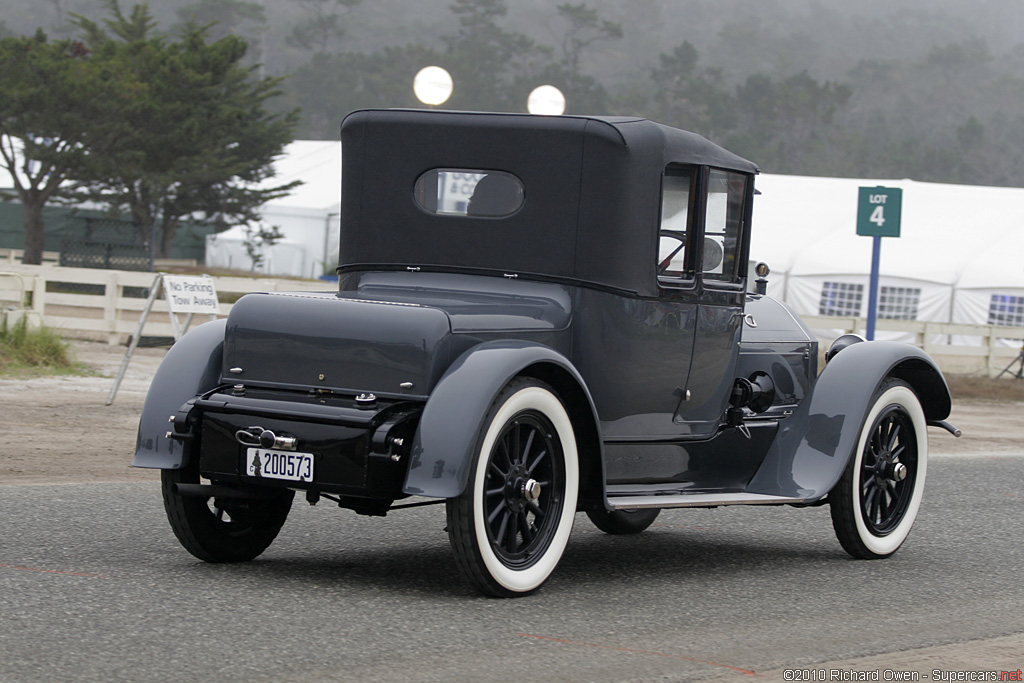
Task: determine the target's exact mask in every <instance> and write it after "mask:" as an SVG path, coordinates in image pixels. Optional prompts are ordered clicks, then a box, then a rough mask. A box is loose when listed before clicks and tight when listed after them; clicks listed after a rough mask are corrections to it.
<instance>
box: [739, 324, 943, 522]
mask: <svg viewBox="0 0 1024 683" xmlns="http://www.w3.org/2000/svg"><path fill="white" fill-rule="evenodd" d="M886 377H898V378H900V379H902V380H904V381H906V382H907V383H908V384H910V386H911V387H912V388H913V389H914V391H915V393H916V394H917V395H918V397H919V399H920V401H921V406H922V408H923V409H924V413H925V417H926V418H927V419H928V420H929V421H933V420H943V419H945V418H946V417H948V416H949V411H950V406H951V400H950V395H949V388H948V387H947V386H946V380H945V378H944V377H943V376H942V372H941V371H940V370H939V368H938V367H937V366H936V365H935V363H934V362H933V361H932V359H931V358H930V357H929V356H928V354H926V353H925V352H924V351H922V350H921V349H919V348H917V347H915V346H910V345H909V344H901V343H898V342H883V341H873V342H863V343H860V344H853V345H852V346H849V347H847V348H845V349H843V350H842V351H841V352H840V353H838V354H836V356H835V357H834V358H832V360H831V361H829V363H828V365H826V366H825V369H824V370H823V371H822V373H821V375H820V376H819V377H818V380H817V382H815V384H814V386H813V387H812V388H811V390H810V392H809V393H808V395H807V396H806V397H805V398H804V400H803V401H802V402H801V403H800V406H799V407H798V408H797V410H796V411H795V412H794V413H793V415H791V416H789V417H788V418H786V419H785V420H783V421H782V422H781V423H780V425H779V433H778V436H776V438H775V441H774V443H773V444H772V446H771V448H770V449H769V451H768V454H767V456H766V457H765V459H764V462H762V464H761V467H760V468H759V469H758V471H757V473H756V474H755V475H754V477H753V478H752V479H751V480H750V483H749V484H748V485H747V491H748V492H751V493H766V494H769V495H779V496H785V497H787V498H802V499H804V500H806V501H808V502H812V501H815V500H819V499H821V498H822V497H823V496H825V495H826V494H827V493H828V492H829V491H831V490H832V487H834V486H835V485H836V482H838V481H839V478H840V477H841V476H842V474H843V471H844V470H845V469H846V464H847V462H849V459H850V458H851V457H853V451H854V449H855V448H856V445H857V440H858V437H859V436H860V430H861V426H862V425H863V422H864V419H865V418H866V417H867V414H868V411H869V410H870V408H871V401H872V398H873V397H874V394H875V390H876V389H877V388H878V385H879V384H880V383H881V382H882V380H884V379H885V378H886Z"/></svg>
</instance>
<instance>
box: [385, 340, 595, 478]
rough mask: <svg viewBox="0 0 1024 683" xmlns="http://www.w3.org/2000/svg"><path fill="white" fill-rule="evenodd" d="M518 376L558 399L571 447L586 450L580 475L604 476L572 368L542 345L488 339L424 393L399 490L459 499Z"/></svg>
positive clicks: (589, 409) (588, 405)
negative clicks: (539, 382) (568, 421)
mask: <svg viewBox="0 0 1024 683" xmlns="http://www.w3.org/2000/svg"><path fill="white" fill-rule="evenodd" d="M523 374H525V375H530V376H533V377H537V378H539V379H543V380H544V381H546V382H548V384H551V385H552V386H553V387H554V388H555V390H556V391H557V392H558V393H559V396H560V398H561V399H562V402H563V403H564V404H565V407H566V410H567V411H568V413H569V415H570V417H571V418H572V419H573V423H574V424H573V427H574V429H575V430H576V432H577V434H576V438H577V442H580V443H581V444H582V445H583V446H584V448H580V452H581V458H582V457H583V454H584V453H586V454H587V456H588V457H587V462H581V463H580V466H581V470H583V472H584V474H583V475H581V476H582V477H583V478H585V479H587V480H588V482H589V481H590V479H593V480H595V481H596V480H598V477H601V476H603V474H602V469H601V462H602V460H603V459H602V458H601V454H600V450H601V448H600V438H599V437H598V435H597V425H598V424H599V423H598V421H597V412H596V410H595V409H594V403H593V400H592V399H591V397H590V393H589V391H587V388H586V384H585V383H584V381H583V378H582V377H581V376H580V374H579V372H578V371H577V370H576V368H575V367H573V365H572V363H570V362H569V360H568V359H566V358H565V356H563V355H562V354H560V353H558V352H557V351H555V350H554V349H551V348H550V347H547V346H542V345H539V344H534V343H530V342H524V341H493V342H485V343H483V344H479V345H477V346H474V347H473V348H471V349H469V350H468V351H466V352H465V353H463V354H462V355H461V356H460V357H459V358H457V359H456V360H455V362H454V363H452V365H451V367H449V368H448V370H447V371H446V372H445V374H444V375H443V376H442V377H441V380H440V381H439V382H438V383H437V386H436V387H435V388H434V391H433V392H432V393H431V394H430V398H429V399H428V400H427V404H426V406H425V407H424V409H423V415H422V417H421V418H420V422H419V427H418V428H417V431H416V436H415V438H414V440H413V445H412V457H411V460H410V465H409V471H408V473H407V474H406V479H405V485H404V487H403V491H404V492H405V493H408V494H410V495H417V496H429V497H435V498H454V497H455V496H458V495H459V494H460V493H462V491H463V489H464V488H465V486H466V482H467V481H468V479H469V470H470V467H471V465H472V462H473V458H474V456H475V455H476V452H477V450H478V448H479V443H480V438H481V433H482V431H483V429H484V420H485V418H486V417H487V412H488V410H490V407H491V404H492V403H493V402H494V399H495V397H496V396H497V395H498V393H499V392H500V391H501V390H502V389H503V388H504V387H505V385H506V384H508V383H509V381H511V380H512V379H513V378H514V377H516V376H517V375H523ZM591 455H594V456H596V457H589V456H591ZM595 463H596V464H595ZM588 472H593V474H592V476H591V475H588V474H587V473H588ZM588 487H589V483H588Z"/></svg>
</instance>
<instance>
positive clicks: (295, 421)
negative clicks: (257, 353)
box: [183, 391, 422, 509]
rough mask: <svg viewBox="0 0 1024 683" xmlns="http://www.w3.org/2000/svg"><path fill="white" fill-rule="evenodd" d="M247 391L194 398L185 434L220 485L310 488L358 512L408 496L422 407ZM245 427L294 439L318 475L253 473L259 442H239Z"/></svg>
mask: <svg viewBox="0 0 1024 683" xmlns="http://www.w3.org/2000/svg"><path fill="white" fill-rule="evenodd" d="M247 393H248V395H245V396H235V395H232V394H229V393H224V392H215V393H212V394H209V395H207V396H205V397H202V398H199V399H196V400H195V401H194V403H193V405H192V409H191V411H190V412H189V415H188V420H187V422H188V425H189V429H188V433H187V435H183V438H184V439H185V440H186V441H187V446H188V447H189V448H191V449H194V450H193V451H192V453H193V454H195V453H198V455H199V471H200V474H201V475H202V476H203V477H206V478H208V479H209V480H210V481H211V482H214V483H218V484H227V485H233V486H243V487H252V486H258V487H275V488H290V489H296V490H302V491H308V492H310V496H311V497H312V498H313V499H315V498H316V494H320V493H323V494H332V495H334V496H336V497H339V498H341V499H342V500H343V501H344V502H342V504H343V505H344V506H345V507H352V508H355V509H360V508H362V507H368V508H374V509H377V508H380V507H381V506H382V505H383V506H384V509H386V506H387V505H388V504H390V502H391V501H393V500H396V499H398V498H403V497H405V494H403V493H402V486H403V483H404V481H405V475H406V471H407V469H408V466H409V452H410V446H411V443H412V436H413V433H414V431H415V428H416V425H417V423H418V420H419V414H420V411H421V408H422V407H421V406H420V405H417V404H415V403H412V402H386V403H380V404H373V405H372V406H363V407H356V406H355V405H354V404H353V405H349V404H352V403H353V402H352V401H351V400H345V399H336V398H332V397H324V398H321V397H317V396H310V395H308V394H304V393H302V394H300V393H293V394H290V395H289V394H288V393H287V392H277V391H275V392H270V391H264V392H259V393H256V394H255V395H254V394H253V393H252V392H247ZM256 428H259V429H258V430H256ZM240 430H241V431H246V432H250V433H251V432H253V431H254V430H256V433H259V431H262V430H270V431H272V432H274V434H276V435H278V436H284V437H291V438H293V439H294V440H295V448H294V450H295V451H296V452H298V453H310V454H312V456H313V462H314V468H313V478H312V480H311V481H293V480H284V479H275V478H272V477H267V476H250V475H249V474H247V469H246V458H247V453H248V449H249V448H250V447H252V443H251V440H250V443H243V441H246V440H247V439H243V441H240V440H239V438H238V437H237V434H238V432H239V431H240Z"/></svg>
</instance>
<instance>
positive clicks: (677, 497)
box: [608, 493, 807, 510]
mask: <svg viewBox="0 0 1024 683" xmlns="http://www.w3.org/2000/svg"><path fill="white" fill-rule="evenodd" d="M801 503H803V504H806V503H807V501H806V500H804V499H803V498H785V497H783V496H769V495H767V494H764V493H669V494H662V495H654V496H650V495H648V496H609V498H608V505H609V507H611V509H612V510H640V509H643V508H701V507H716V506H718V505H791V504H801Z"/></svg>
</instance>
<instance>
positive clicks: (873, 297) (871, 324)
mask: <svg viewBox="0 0 1024 683" xmlns="http://www.w3.org/2000/svg"><path fill="white" fill-rule="evenodd" d="M871 239H872V240H873V243H872V245H871V282H870V284H869V285H868V287H869V289H870V291H869V292H868V328H867V330H866V331H865V335H864V336H866V337H867V338H868V341H874V340H875V320H876V318H877V316H878V266H879V263H880V262H881V260H882V237H881V235H875V236H874V237H872V238H871Z"/></svg>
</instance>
